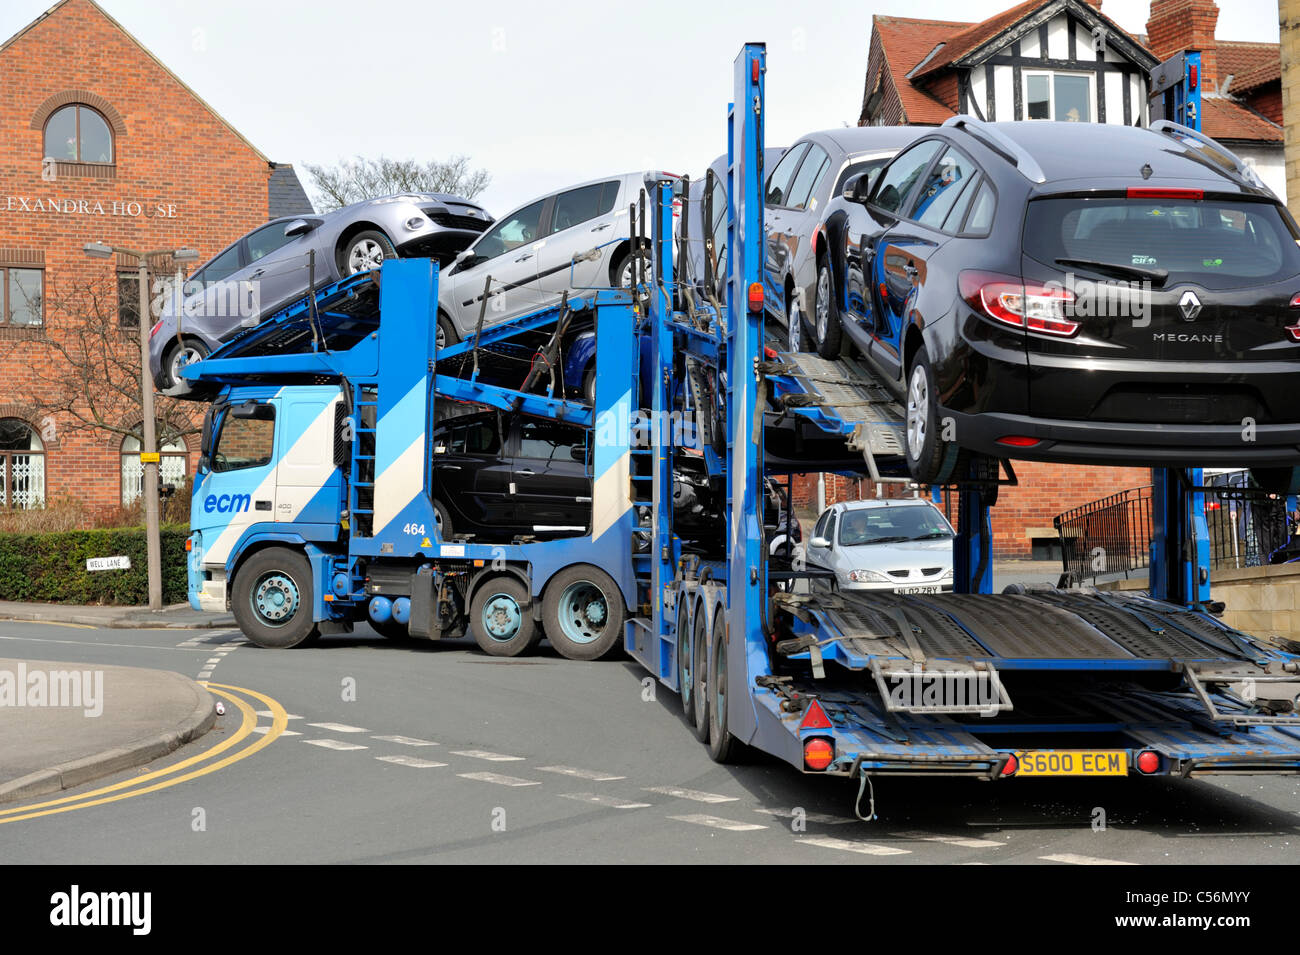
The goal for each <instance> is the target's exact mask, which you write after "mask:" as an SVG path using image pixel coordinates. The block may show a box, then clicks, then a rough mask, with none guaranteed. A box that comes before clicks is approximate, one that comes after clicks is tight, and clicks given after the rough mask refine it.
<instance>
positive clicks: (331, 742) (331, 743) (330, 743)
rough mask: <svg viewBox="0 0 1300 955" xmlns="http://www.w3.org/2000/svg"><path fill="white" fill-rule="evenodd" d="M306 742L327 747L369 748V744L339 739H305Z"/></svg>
mask: <svg viewBox="0 0 1300 955" xmlns="http://www.w3.org/2000/svg"><path fill="white" fill-rule="evenodd" d="M303 742H304V743H310V744H311V745H312V746H321V747H323V748H325V749H369V748H370V747H368V746H362V745H361V744H360V743H345V742H343V741H342V740H339V739H305V740H303Z"/></svg>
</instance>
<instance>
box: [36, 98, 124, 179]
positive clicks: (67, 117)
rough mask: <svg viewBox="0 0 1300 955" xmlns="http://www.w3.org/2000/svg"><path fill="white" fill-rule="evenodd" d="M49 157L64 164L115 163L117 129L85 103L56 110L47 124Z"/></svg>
mask: <svg viewBox="0 0 1300 955" xmlns="http://www.w3.org/2000/svg"><path fill="white" fill-rule="evenodd" d="M45 155H46V157H49V158H53V159H57V160H58V161H60V162H83V163H102V164H104V165H108V164H111V163H112V162H113V129H112V127H111V126H109V124H108V120H106V119H104V117H103V116H102V115H100V113H99V112H98V111H97V110H95V109H92V108H91V107H89V106H84V105H82V104H81V103H73V104H72V105H70V106H64V107H62V108H61V109H57V110H55V111H54V112H53V113H52V114H51V115H50V118H49V119H47V120H46V121H45Z"/></svg>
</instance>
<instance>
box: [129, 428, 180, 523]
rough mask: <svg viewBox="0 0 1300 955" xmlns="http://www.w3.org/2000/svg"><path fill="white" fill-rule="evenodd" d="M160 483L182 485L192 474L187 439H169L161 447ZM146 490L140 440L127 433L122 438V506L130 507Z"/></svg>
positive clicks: (164, 485) (163, 484)
mask: <svg viewBox="0 0 1300 955" xmlns="http://www.w3.org/2000/svg"><path fill="white" fill-rule="evenodd" d="M158 451H159V463H158V486H159V487H167V486H168V485H170V486H171V487H180V486H181V485H182V484H184V483H185V476H186V474H187V473H189V457H188V455H187V453H186V448H185V442H184V441H181V440H176V441H165V442H163V444H162V446H161V447H160V448H159V449H158ZM143 493H144V465H143V464H141V463H140V439H139V437H137V436H136V435H133V434H132V435H127V437H126V438H124V439H123V440H122V505H123V506H124V507H129V506H130V505H132V504H134V503H135V502H136V501H137V500H138V499H139V498H140V495H141V494H143Z"/></svg>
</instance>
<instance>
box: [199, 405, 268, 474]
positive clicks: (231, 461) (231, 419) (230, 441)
mask: <svg viewBox="0 0 1300 955" xmlns="http://www.w3.org/2000/svg"><path fill="white" fill-rule="evenodd" d="M274 446H275V409H274V408H273V407H271V406H270V405H262V406H260V407H259V408H257V410H256V413H255V414H254V415H253V416H251V417H238V418H237V417H235V415H234V414H233V411H228V412H226V421H225V423H224V424H223V425H222V426H221V433H220V434H219V435H217V446H216V448H215V450H214V452H213V455H212V470H214V471H242V470H243V469H244V468H257V467H262V466H263V465H266V464H270V463H271V454H272V451H273V450H274Z"/></svg>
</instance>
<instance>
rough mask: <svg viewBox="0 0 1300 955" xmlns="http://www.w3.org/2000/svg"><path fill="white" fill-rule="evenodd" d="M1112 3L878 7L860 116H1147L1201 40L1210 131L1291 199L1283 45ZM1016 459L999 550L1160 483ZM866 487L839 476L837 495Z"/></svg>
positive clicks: (1051, 534) (1205, 12) (804, 497)
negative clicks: (900, 11)
mask: <svg viewBox="0 0 1300 955" xmlns="http://www.w3.org/2000/svg"><path fill="white" fill-rule="evenodd" d="M1102 6H1103V4H1102V2H1101V0H1087V2H1085V0H1027V2H1024V3H1021V4H1018V5H1017V6H1014V7H1011V8H1010V9H1007V10H1004V11H1003V12H1001V13H999V14H996V15H995V16H992V17H989V18H988V19H987V20H983V21H980V22H978V23H963V22H955V21H947V20H920V19H912V18H909V17H884V16H877V17H873V18H872V31H871V43H870V47H869V53H868V61H867V75H866V82H865V88H864V91H863V101H862V112H861V114H860V117H859V120H858V122H859V125H863V126H866V125H919V126H927V125H938V124H940V123H943V122H944V121H945V120H947V119H948V118H950V117H952V116H954V115H957V114H958V113H969V114H973V115H975V116H976V117H977V118H980V119H985V120H988V121H1003V120H1025V119H1055V120H1073V121H1077V122H1099V123H1124V124H1129V125H1146V124H1147V122H1148V120H1149V118H1150V117H1149V114H1148V109H1147V91H1148V72H1149V70H1150V69H1151V68H1152V67H1153V66H1155V65H1157V64H1158V63H1160V62H1162V61H1163V60H1165V59H1167V58H1169V57H1171V56H1173V55H1175V54H1177V53H1179V52H1180V51H1183V50H1199V51H1200V53H1201V95H1202V109H1203V115H1202V126H1203V128H1204V130H1205V131H1206V132H1207V133H1209V134H1210V135H1211V136H1214V137H1215V138H1216V139H1219V140H1220V141H1222V142H1224V143H1225V144H1227V145H1228V146H1229V147H1230V148H1231V149H1232V150H1234V151H1235V152H1237V153H1238V155H1240V156H1241V157H1242V158H1243V159H1245V160H1246V161H1247V162H1249V163H1252V164H1253V165H1254V166H1255V169H1256V171H1257V172H1258V173H1259V175H1260V177H1261V178H1262V179H1263V180H1264V182H1265V183H1266V184H1268V185H1269V186H1270V187H1271V188H1272V189H1273V191H1274V192H1276V193H1277V194H1278V195H1279V196H1281V197H1283V199H1285V198H1286V175H1285V165H1284V162H1283V144H1282V127H1281V123H1282V91H1281V53H1280V48H1279V45H1278V44H1276V43H1246V42H1230V41H1221V40H1216V38H1215V35H1214V33H1215V26H1216V24H1217V22H1218V16H1219V9H1218V7H1217V6H1216V4H1215V3H1214V0H1152V3H1151V6H1150V12H1149V17H1148V20H1147V35H1145V36H1143V35H1137V36H1134V35H1131V34H1129V33H1127V32H1125V31H1124V30H1123V28H1121V27H1120V26H1119V25H1118V24H1117V23H1115V22H1114V21H1113V20H1111V19H1110V18H1109V17H1108V16H1106V14H1105V13H1104V12H1103V11H1102ZM1014 466H1015V470H1016V473H1017V476H1018V477H1019V481H1020V483H1019V486H1017V487H1009V488H1004V489H1003V490H1002V492H1001V494H1000V496H999V501H998V506H997V507H996V508H995V509H994V511H993V541H994V552H995V554H996V555H997V556H1000V557H1029V556H1031V555H1033V554H1035V553H1037V554H1038V555H1040V556H1046V551H1047V546H1046V545H1050V544H1053V543H1054V542H1055V539H1056V533H1055V531H1054V529H1053V527H1052V518H1053V517H1054V516H1055V515H1056V514H1059V513H1061V512H1062V511H1065V510H1068V509H1070V508H1073V507H1077V506H1079V505H1081V504H1085V503H1088V502H1090V501H1094V500H1097V499H1098V498H1101V497H1105V496H1107V495H1110V494H1113V493H1115V492H1116V491H1120V490H1123V489H1126V488H1132V487H1139V486H1141V485H1144V484H1149V483H1150V472H1149V471H1147V470H1145V469H1141V468H1092V467H1067V466H1058V465H1050V464H1039V463H1034V462H1026V461H1021V462H1016V463H1015V465H1014ZM815 488H816V478H815V476H812V477H810V478H807V479H805V480H803V481H801V482H800V484H799V486H798V487H797V489H796V495H795V497H796V503H797V504H802V505H803V507H804V508H805V509H811V508H813V507H814V506H815V505H814V503H813V498H814V495H815ZM857 490H858V485H857V483H856V482H854V481H851V480H846V479H843V478H837V479H834V480H831V479H829V478H828V482H827V492H826V498H827V500H828V501H835V500H840V499H844V498H846V497H849V498H851V497H854V496H856V493H855V492H856V491H857ZM869 490H870V489H869V488H868V491H869Z"/></svg>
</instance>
